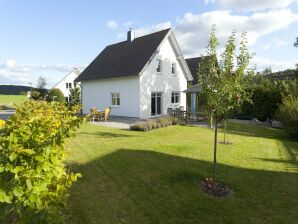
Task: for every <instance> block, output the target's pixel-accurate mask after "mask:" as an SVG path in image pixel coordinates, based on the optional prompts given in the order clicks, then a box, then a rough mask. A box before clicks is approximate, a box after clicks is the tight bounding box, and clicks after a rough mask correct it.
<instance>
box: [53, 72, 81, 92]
mask: <svg viewBox="0 0 298 224" xmlns="http://www.w3.org/2000/svg"><path fill="white" fill-rule="evenodd" d="M79 73H80V72H79V71H78V70H77V69H74V70H73V71H72V72H71V73H69V74H68V75H67V76H66V77H64V79H63V80H61V81H60V82H59V83H58V84H57V85H56V86H54V87H53V89H60V90H61V91H62V93H63V95H64V96H65V97H68V96H69V95H70V92H69V88H66V83H71V86H72V87H74V80H75V79H76V78H77V77H78V75H79Z"/></svg>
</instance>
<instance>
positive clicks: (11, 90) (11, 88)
mask: <svg viewBox="0 0 298 224" xmlns="http://www.w3.org/2000/svg"><path fill="white" fill-rule="evenodd" d="M30 90H31V87H29V86H16V85H0V94H4V95H23V94H26V93H27V91H30Z"/></svg>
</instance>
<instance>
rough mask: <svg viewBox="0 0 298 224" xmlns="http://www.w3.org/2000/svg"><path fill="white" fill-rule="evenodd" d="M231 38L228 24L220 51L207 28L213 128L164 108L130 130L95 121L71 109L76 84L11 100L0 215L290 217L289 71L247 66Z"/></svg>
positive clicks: (297, 173) (294, 181) (295, 206)
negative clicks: (275, 77) (66, 94)
mask: <svg viewBox="0 0 298 224" xmlns="http://www.w3.org/2000/svg"><path fill="white" fill-rule="evenodd" d="M241 38H242V40H241V42H240V46H239V52H240V53H239V55H236V33H235V32H232V34H231V36H230V38H229V40H228V43H227V45H226V49H225V51H224V53H223V55H222V56H221V59H220V61H218V59H217V57H215V55H217V53H216V52H217V47H218V40H217V39H216V36H215V27H213V31H212V33H211V37H210V40H209V44H208V48H207V57H206V60H205V61H204V62H203V64H202V65H200V67H199V70H198V79H199V84H200V87H201V92H200V97H201V99H203V100H202V101H201V105H202V108H201V109H202V110H204V112H205V113H206V114H207V116H208V119H209V123H210V126H211V127H212V128H206V127H194V126H189V125H184V126H181V125H179V124H180V123H179V120H177V119H175V118H171V117H163V118H159V119H157V120H155V121H152V120H149V121H147V122H142V123H138V124H136V125H135V126H132V127H131V130H133V131H130V130H119V129H113V128H108V127H101V126H95V125H92V124H90V123H87V122H84V121H85V120H87V117H83V116H81V115H79V112H80V109H81V107H80V105H79V102H80V100H79V95H80V94H79V91H77V90H76V89H74V90H73V91H72V94H73V95H74V96H76V97H72V100H71V102H70V103H69V104H66V103H65V102H64V98H63V97H62V95H61V93H60V92H59V91H57V90H55V89H54V90H52V91H50V92H49V93H48V92H47V91H46V90H45V89H44V88H40V90H41V91H35V93H34V94H33V96H31V98H32V99H31V100H28V101H27V100H26V101H25V102H24V103H19V104H16V105H15V107H16V113H15V114H14V116H12V117H11V118H10V119H9V120H8V121H7V122H2V123H1V130H0V174H1V175H0V211H1V213H0V222H1V223H4V224H8V223H30V224H41V223H43V224H45V223H55V224H56V223H57V224H58V223H72V224H76V223H78V224H83V223H86V224H92V223H94V224H95V223H128V224H133V223H148V224H149V223H150V224H151V223H163V224H164V223H171V224H176V223H177V224H178V223H183V224H184V223H296V222H297V220H298V213H297V211H298V203H297V201H298V194H297V185H298V161H297V157H298V142H297V141H296V140H295V138H296V139H297V134H298V130H297V128H298V123H297V122H298V120H297V118H298V103H297V102H298V91H297V85H296V81H295V80H286V81H281V82H272V81H270V80H269V79H264V77H261V78H260V77H259V76H255V75H254V70H253V69H250V68H249V67H248V64H249V61H250V59H251V55H250V54H249V52H248V49H247V48H246V44H247V41H246V34H245V33H243V34H242V36H241ZM235 59H237V60H236V61H237V63H236V64H234V61H235ZM40 83H45V82H43V80H41V82H40ZM43 87H44V85H43ZM59 96H60V97H59ZM231 116H253V117H256V119H260V120H266V119H268V120H270V119H272V118H276V119H279V120H280V121H281V122H282V124H283V129H273V128H270V127H266V126H263V125H258V123H256V124H253V123H247V124H241V123H234V122H231V121H229V118H230V117H231ZM218 143H222V144H218Z"/></svg>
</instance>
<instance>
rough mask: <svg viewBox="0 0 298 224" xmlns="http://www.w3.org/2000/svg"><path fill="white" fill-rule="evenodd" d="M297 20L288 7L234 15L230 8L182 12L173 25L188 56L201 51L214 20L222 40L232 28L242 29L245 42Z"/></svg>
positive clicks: (254, 39) (253, 41)
mask: <svg viewBox="0 0 298 224" xmlns="http://www.w3.org/2000/svg"><path fill="white" fill-rule="evenodd" d="M296 21H298V15H297V14H294V13H292V11H291V10H289V9H281V10H271V11H269V12H266V13H253V14H252V15H235V14H232V13H231V12H230V11H221V10H218V11H211V12H206V13H203V14H193V13H186V14H185V15H184V16H183V17H181V18H179V17H178V18H177V26H176V28H175V31H176V35H177V39H178V41H179V43H180V45H181V48H182V50H183V52H184V53H185V54H186V55H188V56H193V55H199V54H202V53H204V48H205V47H206V45H207V41H208V38H209V33H210V29H211V27H212V25H213V24H216V27H217V31H216V35H217V37H218V38H219V41H220V43H221V44H222V46H223V44H225V43H226V40H227V38H228V36H229V35H230V34H231V31H232V30H237V31H238V33H240V32H243V31H246V32H247V38H248V43H249V45H253V44H255V42H256V41H257V40H258V39H259V38H260V37H262V36H264V35H267V34H269V33H272V32H274V31H278V30H281V29H285V28H287V27H288V26H289V25H290V24H292V23H294V22H296Z"/></svg>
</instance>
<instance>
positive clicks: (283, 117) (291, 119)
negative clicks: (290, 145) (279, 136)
mask: <svg viewBox="0 0 298 224" xmlns="http://www.w3.org/2000/svg"><path fill="white" fill-rule="evenodd" d="M277 117H278V119H280V121H281V123H282V124H283V127H284V128H285V130H286V131H287V132H288V134H289V135H290V136H291V137H293V138H296V139H298V97H293V96H289V97H286V98H285V99H284V100H283V103H282V104H281V105H280V107H279V110H278V112H277Z"/></svg>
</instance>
